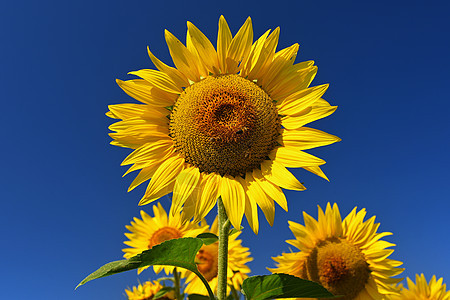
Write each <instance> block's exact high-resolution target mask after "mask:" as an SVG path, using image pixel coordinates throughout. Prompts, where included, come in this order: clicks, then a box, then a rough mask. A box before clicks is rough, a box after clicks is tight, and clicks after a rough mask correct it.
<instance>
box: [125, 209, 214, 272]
mask: <svg viewBox="0 0 450 300" xmlns="http://www.w3.org/2000/svg"><path fill="white" fill-rule="evenodd" d="M153 213H154V215H155V216H154V217H150V216H149V215H148V214H147V213H146V212H144V211H143V210H141V217H142V220H141V219H138V218H134V222H131V225H127V226H125V227H126V228H127V229H128V230H129V231H131V233H125V236H126V237H127V238H128V239H129V241H125V242H124V244H125V245H128V246H130V247H131V248H125V249H123V250H122V251H123V252H125V254H124V255H123V256H124V257H125V258H127V259H128V258H130V257H133V256H135V255H137V254H139V253H141V252H142V251H144V250H148V249H150V248H152V247H153V246H155V245H158V244H160V243H162V242H165V241H167V240H171V239H177V238H182V237H196V236H197V235H199V234H200V233H203V232H205V231H206V230H207V229H208V226H207V225H206V224H205V225H202V226H199V225H197V224H195V223H193V222H185V223H182V220H183V217H182V215H181V214H175V215H172V214H171V213H169V215H167V213H166V211H165V210H164V208H163V207H162V205H161V204H160V203H159V202H158V204H157V205H153ZM147 268H148V266H147V267H142V268H139V269H138V274H139V273H141V272H142V271H143V270H145V269H147ZM153 269H154V271H155V273H159V272H160V271H161V270H162V269H164V271H165V272H166V274H169V272H172V270H173V267H162V266H153Z"/></svg>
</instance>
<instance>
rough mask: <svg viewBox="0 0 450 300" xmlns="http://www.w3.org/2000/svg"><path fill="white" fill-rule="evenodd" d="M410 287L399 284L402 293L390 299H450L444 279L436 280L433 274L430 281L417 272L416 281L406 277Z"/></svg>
mask: <svg viewBox="0 0 450 300" xmlns="http://www.w3.org/2000/svg"><path fill="white" fill-rule="evenodd" d="M406 280H407V282H408V288H407V289H406V288H404V287H403V285H401V284H400V285H399V288H401V292H400V295H394V296H392V297H389V298H388V299H389V300H450V291H447V286H446V285H445V284H443V283H442V282H443V279H442V278H439V280H436V276H435V275H433V277H431V280H430V282H429V283H427V280H426V279H425V276H424V275H423V274H420V276H419V275H418V274H416V283H415V284H414V282H413V281H412V280H411V279H409V278H406Z"/></svg>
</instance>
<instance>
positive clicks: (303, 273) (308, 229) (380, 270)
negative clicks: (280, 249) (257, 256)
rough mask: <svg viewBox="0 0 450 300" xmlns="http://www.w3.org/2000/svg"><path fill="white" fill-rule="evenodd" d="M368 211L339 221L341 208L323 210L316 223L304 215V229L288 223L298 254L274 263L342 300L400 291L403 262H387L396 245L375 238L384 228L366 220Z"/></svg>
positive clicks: (279, 259)
mask: <svg viewBox="0 0 450 300" xmlns="http://www.w3.org/2000/svg"><path fill="white" fill-rule="evenodd" d="M365 215H366V212H365V210H364V209H363V210H361V211H359V212H356V208H355V209H353V211H352V212H351V213H350V214H349V215H348V216H347V217H346V218H345V219H344V221H341V215H340V213H339V209H338V206H337V204H334V205H333V207H331V205H330V203H328V204H327V207H326V210H325V213H324V212H323V210H322V209H321V208H320V207H319V218H318V220H315V219H314V218H312V217H311V216H309V215H308V214H307V213H305V212H304V213H303V217H304V221H305V225H300V224H297V223H294V222H289V225H290V229H291V230H292V232H293V233H294V235H295V237H296V239H295V240H288V241H287V242H288V243H289V244H291V245H293V246H294V247H297V248H298V249H299V250H300V251H299V252H292V253H284V254H283V255H281V256H279V257H275V258H274V260H275V261H276V262H277V263H278V266H277V268H274V269H270V270H271V271H273V272H283V273H288V274H291V275H294V276H298V277H301V278H304V279H308V280H312V281H315V282H318V283H320V284H322V285H323V286H324V287H325V288H327V289H328V290H329V291H330V292H331V293H333V294H334V295H342V296H343V297H342V298H341V299H346V300H351V299H380V298H383V297H386V296H387V295H391V294H395V293H396V292H397V291H396V289H395V288H393V287H392V286H391V284H392V283H396V282H399V281H400V280H401V279H396V278H392V277H393V276H396V275H398V274H400V273H401V272H402V271H403V269H401V268H397V267H398V266H399V265H401V264H402V263H401V262H399V261H394V260H391V259H387V257H388V256H389V255H390V254H391V253H392V252H393V250H390V249H385V248H387V247H391V246H395V245H394V244H391V243H388V242H386V241H382V240H380V239H381V238H382V237H384V236H386V235H389V234H390V233H387V232H384V233H376V231H377V229H378V227H379V225H380V224H378V223H375V217H372V218H370V219H369V220H366V221H364V217H365Z"/></svg>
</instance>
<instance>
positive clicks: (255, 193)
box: [245, 172, 275, 226]
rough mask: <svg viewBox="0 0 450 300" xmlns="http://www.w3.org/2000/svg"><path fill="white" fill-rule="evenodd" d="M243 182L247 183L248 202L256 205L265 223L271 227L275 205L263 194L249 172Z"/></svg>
mask: <svg viewBox="0 0 450 300" xmlns="http://www.w3.org/2000/svg"><path fill="white" fill-rule="evenodd" d="M245 180H246V181H247V183H248V185H247V187H248V191H247V195H248V197H249V198H250V201H254V202H256V203H257V204H258V206H259V207H260V208H261V210H262V211H263V213H264V216H265V217H266V220H267V222H269V224H270V226H273V220H274V218H275V205H274V203H273V200H272V199H270V198H269V197H268V196H267V194H266V193H264V191H263V190H262V188H261V186H260V185H259V184H258V183H257V182H256V181H255V179H254V178H253V176H252V174H251V173H250V172H249V173H247V174H246V175H245Z"/></svg>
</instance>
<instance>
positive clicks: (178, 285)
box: [173, 268, 183, 300]
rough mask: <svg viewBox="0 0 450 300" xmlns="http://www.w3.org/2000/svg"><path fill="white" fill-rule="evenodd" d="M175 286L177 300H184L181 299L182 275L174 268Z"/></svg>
mask: <svg viewBox="0 0 450 300" xmlns="http://www.w3.org/2000/svg"><path fill="white" fill-rule="evenodd" d="M173 278H174V281H173V285H174V288H175V299H177V300H183V299H181V293H180V274H179V273H178V270H177V268H173Z"/></svg>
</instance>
